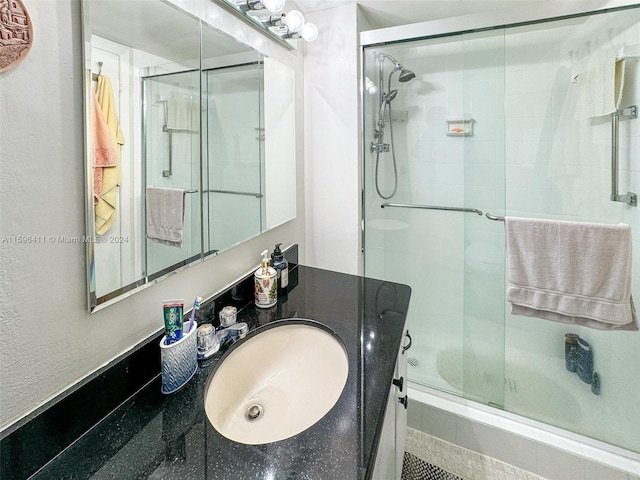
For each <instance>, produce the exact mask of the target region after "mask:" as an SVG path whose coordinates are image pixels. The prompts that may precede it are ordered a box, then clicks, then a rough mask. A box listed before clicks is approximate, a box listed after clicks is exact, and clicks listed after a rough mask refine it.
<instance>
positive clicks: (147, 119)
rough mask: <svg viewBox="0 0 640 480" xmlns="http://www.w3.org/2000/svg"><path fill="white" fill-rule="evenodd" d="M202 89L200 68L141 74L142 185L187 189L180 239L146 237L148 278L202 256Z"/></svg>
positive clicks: (150, 278)
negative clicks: (169, 241)
mask: <svg viewBox="0 0 640 480" xmlns="http://www.w3.org/2000/svg"><path fill="white" fill-rule="evenodd" d="M199 92H200V71H199V70H187V71H182V72H177V73H168V74H162V75H155V76H148V77H145V78H143V101H144V125H143V142H144V144H143V156H144V162H143V163H144V185H145V186H153V187H163V188H179V189H183V190H184V191H185V194H184V221H183V228H182V235H183V236H182V243H181V244H179V245H167V244H163V243H158V242H155V241H152V240H150V239H149V238H147V239H146V241H145V244H146V276H147V277H148V279H149V280H152V279H154V278H156V277H159V276H161V275H163V274H164V273H166V271H167V269H169V268H171V269H173V268H174V267H175V266H179V265H185V264H188V263H191V262H193V261H195V260H198V259H199V258H200V252H201V238H200V196H199V189H200V93H199Z"/></svg>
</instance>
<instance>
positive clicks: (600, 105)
mask: <svg viewBox="0 0 640 480" xmlns="http://www.w3.org/2000/svg"><path fill="white" fill-rule="evenodd" d="M624 71H625V61H624V59H622V60H617V59H616V55H615V53H613V52H608V53H595V54H594V55H593V56H592V57H591V58H590V59H589V63H588V64H587V68H586V69H585V71H584V72H582V73H581V74H580V75H579V76H578V104H577V108H576V119H578V120H581V119H586V118H592V117H599V116H602V115H610V114H612V113H613V112H615V111H616V110H617V109H618V108H620V99H621V98H622V90H623V88H624Z"/></svg>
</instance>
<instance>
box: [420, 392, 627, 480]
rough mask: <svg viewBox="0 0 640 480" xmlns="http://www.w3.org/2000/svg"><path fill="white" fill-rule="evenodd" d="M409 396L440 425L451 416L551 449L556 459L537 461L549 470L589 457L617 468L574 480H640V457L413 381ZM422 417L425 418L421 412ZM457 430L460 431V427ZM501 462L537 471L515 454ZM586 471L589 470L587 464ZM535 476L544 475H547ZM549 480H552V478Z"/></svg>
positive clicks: (611, 467)
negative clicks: (584, 479)
mask: <svg viewBox="0 0 640 480" xmlns="http://www.w3.org/2000/svg"><path fill="white" fill-rule="evenodd" d="M408 395H409V398H410V399H411V404H412V407H411V408H412V411H413V412H416V410H418V411H419V409H420V408H421V407H420V405H416V402H417V403H418V404H421V405H425V406H428V407H431V414H432V415H433V412H440V413H439V414H440V415H441V416H442V418H440V420H439V422H440V423H441V424H442V422H447V421H450V420H451V418H452V417H451V416H452V415H454V416H455V419H456V420H455V421H456V423H457V422H459V421H460V422H471V424H474V425H478V424H480V425H481V426H489V427H492V428H488V429H487V428H485V429H484V432H500V439H495V441H503V440H504V439H505V435H507V437H506V438H509V436H511V435H513V437H512V438H513V440H514V442H509V444H510V445H513V444H514V443H515V444H516V445H527V443H526V442H527V441H529V442H531V443H530V445H529V447H530V448H532V449H535V448H536V447H537V446H538V445H544V446H546V447H549V448H546V449H544V452H545V454H546V455H549V456H551V457H553V458H552V459H545V458H537V461H538V462H539V463H542V462H547V463H546V464H547V468H549V463H548V462H552V463H554V464H557V465H564V466H567V467H569V466H570V465H575V464H579V462H580V461H581V460H582V461H584V459H585V458H586V459H588V460H591V461H593V462H597V463H599V464H601V465H602V466H603V471H606V469H614V470H612V471H610V472H608V473H605V474H602V475H606V476H599V477H593V476H586V477H582V476H578V475H577V474H576V476H573V477H572V480H573V479H574V478H575V479H581V478H589V479H591V478H600V479H601V480H617V479H619V478H620V479H636V478H638V479H640V454H636V453H634V452H630V451H628V450H624V449H621V448H617V447H615V446H612V445H609V444H606V443H604V442H600V441H597V440H593V439H591V438H588V437H585V436H582V435H578V434H574V433H571V432H569V431H566V430H563V429H560V428H556V427H552V426H550V425H547V424H545V423H542V422H538V421H535V420H531V419H528V418H525V417H522V416H520V415H516V414H512V413H509V412H505V411H502V410H500V409H498V408H494V407H490V406H485V405H482V404H480V403H477V402H473V401H469V400H466V399H463V398H461V397H458V396H456V395H453V394H450V393H446V392H442V391H439V390H435V389H432V388H429V387H425V386H423V385H419V384H416V383H413V382H409V385H408ZM437 414H438V413H437ZM418 415H419V416H420V417H421V415H420V414H419V413H418ZM412 416H414V418H415V415H412V414H411V412H410V420H409V426H410V427H412V428H416V425H412V421H411V417H412ZM413 423H415V421H414V422H413ZM435 423H438V422H435ZM454 428H457V426H456V427H454ZM417 429H418V430H422V431H426V433H429V434H431V435H433V436H436V437H437V436H438V435H437V432H436V433H434V432H429V431H428V430H429V428H426V429H425V428H424V426H422V428H420V427H418V428H417ZM445 436H446V435H445ZM444 440H446V441H449V442H451V443H458V442H457V441H455V440H454V439H453V438H444ZM485 441H487V442H488V443H490V442H491V439H486V440H485ZM523 442H524V443H523ZM505 450H510V449H505ZM511 450H512V449H511ZM538 457H541V455H540V454H538ZM501 460H503V461H505V462H507V463H510V464H512V465H514V466H516V467H519V468H523V469H525V470H529V471H531V470H534V469H532V468H531V466H530V465H518V463H522V462H521V455H515V456H514V457H513V458H509V457H508V456H507V457H506V458H502V459H501ZM582 468H586V467H585V466H584V465H583V466H582ZM615 470H617V472H616V471H615ZM533 473H537V474H539V475H542V473H543V472H533ZM543 476H544V475H543ZM548 478H550V479H551V477H550V476H549V477H548ZM557 478H561V479H562V480H569V478H568V477H566V476H564V475H562V474H559V476H558V477H557Z"/></svg>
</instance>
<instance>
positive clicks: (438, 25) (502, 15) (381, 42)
mask: <svg viewBox="0 0 640 480" xmlns="http://www.w3.org/2000/svg"><path fill="white" fill-rule="evenodd" d="M545 7H548V8H545ZM634 7H635V8H637V7H638V4H637V2H631V1H609V2H607V3H606V4H605V5H603V4H602V2H594V1H584V2H582V3H581V5H579V6H576V5H575V4H574V5H565V4H564V2H545V3H544V4H542V5H540V4H538V5H535V6H534V7H518V8H515V9H506V10H504V11H501V12H493V13H492V14H479V15H468V16H464V17H457V18H453V19H445V20H435V21H430V22H424V23H419V24H411V25H406V26H402V27H393V28H386V29H381V30H372V31H365V32H362V33H361V34H360V59H359V60H360V69H361V85H362V86H361V89H360V91H361V97H360V127H361V131H362V132H363V134H362V138H361V151H362V155H361V162H362V164H361V175H362V177H361V181H362V185H363V187H362V192H361V202H362V204H361V212H362V219H361V220H362V223H361V224H362V228H361V244H362V253H363V257H364V256H365V253H366V251H367V243H366V237H365V215H366V212H367V210H366V208H367V205H366V188H369V184H370V183H371V179H370V178H366V168H365V165H366V164H367V161H369V160H368V159H369V155H370V152H369V143H368V141H369V135H368V133H366V132H367V131H366V130H365V128H366V125H365V95H366V93H367V92H366V88H365V86H364V83H365V81H364V79H365V74H366V71H365V64H366V61H365V51H366V49H367V48H368V47H379V48H383V47H384V46H385V45H388V44H394V45H397V44H400V43H402V42H412V41H415V40H428V39H438V38H445V37H451V36H457V35H461V34H468V33H475V32H482V31H487V30H493V29H503V28H507V27H518V26H526V25H533V24H538V23H545V22H548V21H556V20H563V19H568V18H575V17H581V16H588V15H593V14H596V13H603V12H608V11H615V10H623V9H626V8H634ZM425 32H429V33H428V34H427V35H425ZM399 60H400V61H401V62H403V59H402V58H400V59H399ZM404 63H405V64H406V63H408V62H406V61H404ZM408 66H409V68H411V65H408ZM365 185H366V186H367V187H365ZM371 188H372V189H373V187H371ZM378 200H380V201H381V203H382V202H393V200H388V199H378ZM401 205H403V204H397V205H394V204H392V203H387V204H385V206H401ZM422 207H429V206H422ZM435 208H436V209H446V210H451V209H452V210H458V209H457V208H451V207H435ZM460 210H462V211H469V210H471V211H473V212H474V213H478V211H476V209H460ZM479 215H482V213H479ZM489 219H492V218H490V217H489ZM363 264H364V259H363ZM553 428H555V427H553ZM585 438H587V439H589V438H588V437H585ZM595 442H596V443H600V442H598V441H597V440H596V441H595ZM605 445H608V444H605ZM612 448H613V450H619V449H618V447H615V446H612ZM631 453H633V452H631Z"/></svg>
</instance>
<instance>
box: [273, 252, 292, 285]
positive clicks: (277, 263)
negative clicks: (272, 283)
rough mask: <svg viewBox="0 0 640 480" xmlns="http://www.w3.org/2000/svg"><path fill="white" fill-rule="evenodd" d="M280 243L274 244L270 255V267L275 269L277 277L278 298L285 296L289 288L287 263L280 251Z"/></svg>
mask: <svg viewBox="0 0 640 480" xmlns="http://www.w3.org/2000/svg"><path fill="white" fill-rule="evenodd" d="M280 245H282V244H281V243H278V244H276V246H275V248H274V249H273V253H272V254H271V266H272V267H273V268H275V269H276V276H277V277H278V296H282V295H286V294H287V291H288V290H287V287H288V286H289V262H287V259H286V258H284V254H283V253H282V251H281V250H280Z"/></svg>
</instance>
